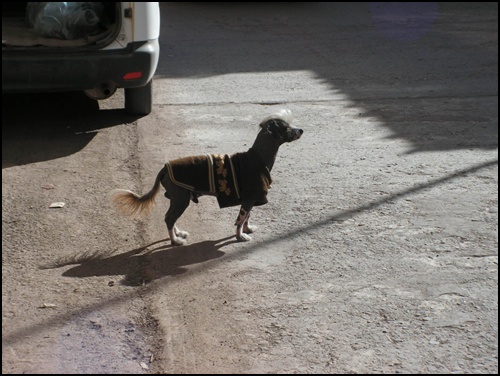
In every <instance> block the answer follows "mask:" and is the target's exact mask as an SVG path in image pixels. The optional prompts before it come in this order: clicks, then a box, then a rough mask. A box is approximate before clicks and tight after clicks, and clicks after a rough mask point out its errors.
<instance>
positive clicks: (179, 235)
mask: <svg viewBox="0 0 500 376" xmlns="http://www.w3.org/2000/svg"><path fill="white" fill-rule="evenodd" d="M176 235H177V236H178V237H180V238H182V239H186V238H187V237H188V236H189V232H187V231H180V230H179V231H177V234H176Z"/></svg>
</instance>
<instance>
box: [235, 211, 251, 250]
mask: <svg viewBox="0 0 500 376" xmlns="http://www.w3.org/2000/svg"><path fill="white" fill-rule="evenodd" d="M252 208H253V202H252V203H243V205H241V208H240V213H239V214H238V218H237V219H236V223H235V225H236V239H238V240H239V241H242V242H246V241H249V240H251V239H252V238H251V237H250V236H248V235H247V234H245V233H244V232H243V230H244V228H245V224H247V223H248V218H249V217H250V211H251V210H252ZM247 230H248V228H247Z"/></svg>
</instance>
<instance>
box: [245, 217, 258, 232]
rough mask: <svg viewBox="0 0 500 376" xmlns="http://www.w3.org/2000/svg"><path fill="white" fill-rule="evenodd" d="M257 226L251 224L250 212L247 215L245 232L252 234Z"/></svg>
mask: <svg viewBox="0 0 500 376" xmlns="http://www.w3.org/2000/svg"><path fill="white" fill-rule="evenodd" d="M255 229H256V228H255V226H250V213H248V215H247V220H246V221H245V223H244V224H243V232H244V233H245V234H252V233H253V232H254V231H255Z"/></svg>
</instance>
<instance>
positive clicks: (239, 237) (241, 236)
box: [236, 234, 252, 242]
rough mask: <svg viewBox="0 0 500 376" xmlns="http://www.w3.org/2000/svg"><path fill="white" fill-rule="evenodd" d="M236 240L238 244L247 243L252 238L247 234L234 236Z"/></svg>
mask: <svg viewBox="0 0 500 376" xmlns="http://www.w3.org/2000/svg"><path fill="white" fill-rule="evenodd" d="M236 238H237V239H238V240H239V241H240V242H248V241H250V240H252V238H251V237H250V236H248V235H247V234H241V235H239V236H238V235H236Z"/></svg>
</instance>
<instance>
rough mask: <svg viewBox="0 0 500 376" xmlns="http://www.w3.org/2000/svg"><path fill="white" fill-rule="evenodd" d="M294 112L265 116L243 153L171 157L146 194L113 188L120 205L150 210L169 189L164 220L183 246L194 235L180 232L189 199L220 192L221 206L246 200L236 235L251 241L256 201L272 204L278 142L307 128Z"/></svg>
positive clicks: (135, 211)
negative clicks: (294, 120)
mask: <svg viewBox="0 0 500 376" xmlns="http://www.w3.org/2000/svg"><path fill="white" fill-rule="evenodd" d="M290 115H291V113H290V111H289V110H281V111H280V112H279V113H277V114H276V115H272V116H269V117H267V118H266V119H264V120H262V122H261V123H260V128H261V129H260V131H259V134H258V135H257V138H256V140H255V142H254V144H253V146H252V147H251V148H250V149H249V150H248V151H246V152H244V153H236V154H233V155H227V154H226V155H220V154H212V155H203V156H193V157H186V158H181V159H176V160H173V161H169V162H167V163H166V164H165V166H164V167H163V168H162V169H161V170H160V172H159V173H158V176H157V177H156V181H155V184H154V186H153V188H152V189H151V191H149V192H148V193H146V194H145V195H144V196H142V197H140V196H139V195H137V194H135V193H133V192H131V191H128V190H124V189H115V190H114V191H112V192H111V199H112V202H113V204H114V205H115V207H116V208H117V209H118V210H119V211H120V212H121V213H122V214H124V215H130V216H132V215H140V214H149V213H150V211H151V209H152V207H153V204H154V198H155V196H156V195H157V194H158V191H159V189H160V183H161V184H162V185H163V187H164V188H165V190H166V192H165V196H166V197H167V198H169V199H170V207H169V209H168V211H167V214H166V215H165V223H166V224H167V228H168V232H169V235H170V240H171V242H172V245H183V244H185V243H186V241H185V238H186V237H187V236H188V235H189V234H188V233H187V232H185V231H180V230H179V229H178V228H177V226H175V222H176V221H177V219H179V217H180V216H181V215H182V213H184V211H185V210H186V208H187V207H188V206H189V201H190V200H192V201H193V202H195V203H197V202H198V197H199V196H203V195H211V196H217V200H218V202H219V206H220V207H221V208H224V207H228V206H235V205H240V204H241V209H240V213H239V215H238V218H237V219H236V223H235V225H236V238H237V239H238V240H240V241H246V240H250V237H249V236H248V235H246V234H248V233H252V232H253V229H252V228H251V226H250V225H249V224H248V220H249V217H250V211H251V210H252V208H253V207H254V206H258V205H264V204H266V203H267V192H268V190H269V188H270V186H271V175H270V172H271V169H272V168H273V165H274V162H275V160H276V155H277V153H278V149H279V147H280V146H281V145H282V144H284V143H285V142H291V141H295V140H298V139H299V138H300V136H301V135H302V133H303V131H302V129H298V128H294V127H292V126H290V124H289V122H290V118H291V116H290Z"/></svg>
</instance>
